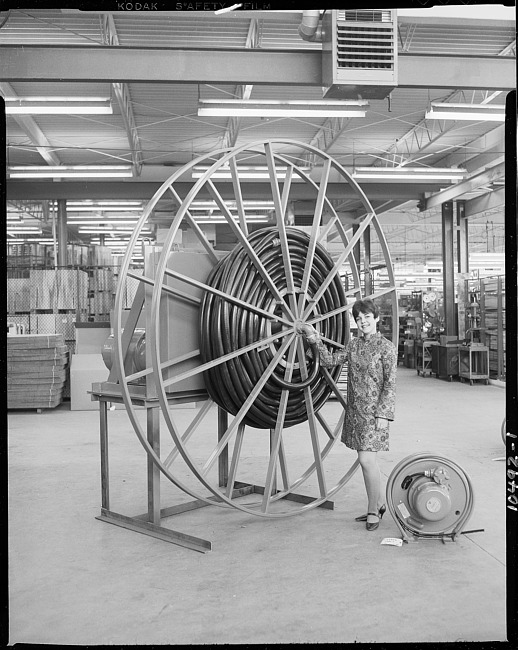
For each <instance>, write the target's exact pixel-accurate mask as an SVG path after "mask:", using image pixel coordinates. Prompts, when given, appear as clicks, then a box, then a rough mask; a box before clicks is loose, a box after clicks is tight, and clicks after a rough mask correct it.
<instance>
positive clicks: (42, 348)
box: [7, 334, 68, 411]
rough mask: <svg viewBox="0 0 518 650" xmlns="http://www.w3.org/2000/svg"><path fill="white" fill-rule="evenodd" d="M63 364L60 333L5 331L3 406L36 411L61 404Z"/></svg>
mask: <svg viewBox="0 0 518 650" xmlns="http://www.w3.org/2000/svg"><path fill="white" fill-rule="evenodd" d="M67 364H68V351H67V346H66V345H65V340H64V336H63V334H9V335H8V336H7V407H8V408H9V409H37V410H38V411H40V410H41V409H44V408H55V407H56V406H58V404H61V402H62V401H63V386H64V384H65V380H66V372H67Z"/></svg>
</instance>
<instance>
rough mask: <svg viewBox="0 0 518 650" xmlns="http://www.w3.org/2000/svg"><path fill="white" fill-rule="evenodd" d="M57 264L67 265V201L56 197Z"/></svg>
mask: <svg viewBox="0 0 518 650" xmlns="http://www.w3.org/2000/svg"><path fill="white" fill-rule="evenodd" d="M57 239H58V260H57V262H58V266H66V265H67V202H66V199H58V223H57Z"/></svg>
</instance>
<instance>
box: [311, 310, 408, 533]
mask: <svg viewBox="0 0 518 650" xmlns="http://www.w3.org/2000/svg"><path fill="white" fill-rule="evenodd" d="M352 313H353V318H354V320H355V321H356V323H357V325H358V332H359V335H358V336H357V337H352V338H351V340H350V341H349V342H348V344H347V346H346V347H345V349H343V350H340V351H339V352H335V353H331V352H329V350H328V349H327V347H326V346H325V345H324V344H323V343H322V341H321V340H320V335H319V333H318V332H317V330H315V328H314V327H312V326H311V325H307V324H305V325H303V326H302V327H301V331H302V333H303V334H304V335H305V336H306V338H307V340H308V341H309V342H310V343H315V342H316V344H317V348H318V351H319V355H320V364H321V366H322V367H324V368H326V367H327V368H329V367H331V366H337V365H341V364H343V363H345V362H348V364H349V365H348V374H347V407H346V410H345V420H344V427H343V431H342V442H343V443H344V444H345V445H346V446H347V447H349V448H350V449H355V450H356V451H357V452H358V460H359V461H360V466H361V468H362V472H363V479H364V481H365V488H366V491H367V499H368V507H367V514H366V515H361V516H360V517H356V521H366V528H367V530H376V528H378V526H379V522H380V519H381V518H382V517H383V514H384V513H385V510H386V506H385V504H384V503H383V498H382V495H381V481H380V470H379V467H378V459H377V453H378V451H388V448H389V421H391V420H393V419H394V406H395V388H396V368H397V350H396V348H395V346H394V345H393V344H392V343H391V342H390V341H389V340H387V339H386V338H385V337H384V336H382V335H381V334H380V332H378V331H377V325H378V321H379V311H378V307H377V306H376V305H375V304H374V303H373V302H372V300H368V299H366V300H357V301H356V302H355V303H354V305H353V307H352Z"/></svg>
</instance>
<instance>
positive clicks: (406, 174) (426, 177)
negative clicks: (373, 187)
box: [353, 167, 468, 181]
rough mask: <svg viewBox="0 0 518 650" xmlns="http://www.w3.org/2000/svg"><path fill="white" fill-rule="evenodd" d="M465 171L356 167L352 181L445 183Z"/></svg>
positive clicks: (459, 176) (463, 174)
mask: <svg viewBox="0 0 518 650" xmlns="http://www.w3.org/2000/svg"><path fill="white" fill-rule="evenodd" d="M467 173H468V172H467V170H466V169H461V168H456V169H450V168H438V167H437V168H433V167H356V169H355V170H354V171H353V178H354V179H365V180H367V179H373V180H406V181H415V180H419V181H446V180H460V179H462V178H464V177H465V176H466V175H467Z"/></svg>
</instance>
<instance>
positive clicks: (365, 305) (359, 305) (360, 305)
mask: <svg viewBox="0 0 518 650" xmlns="http://www.w3.org/2000/svg"><path fill="white" fill-rule="evenodd" d="M360 312H362V314H369V313H371V314H372V315H373V316H374V318H378V316H379V309H378V307H377V305H375V304H374V303H373V302H372V300H370V299H369V298H366V299H365V300H357V301H356V302H355V303H354V305H353V318H354V320H357V318H358V316H359V315H360Z"/></svg>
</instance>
